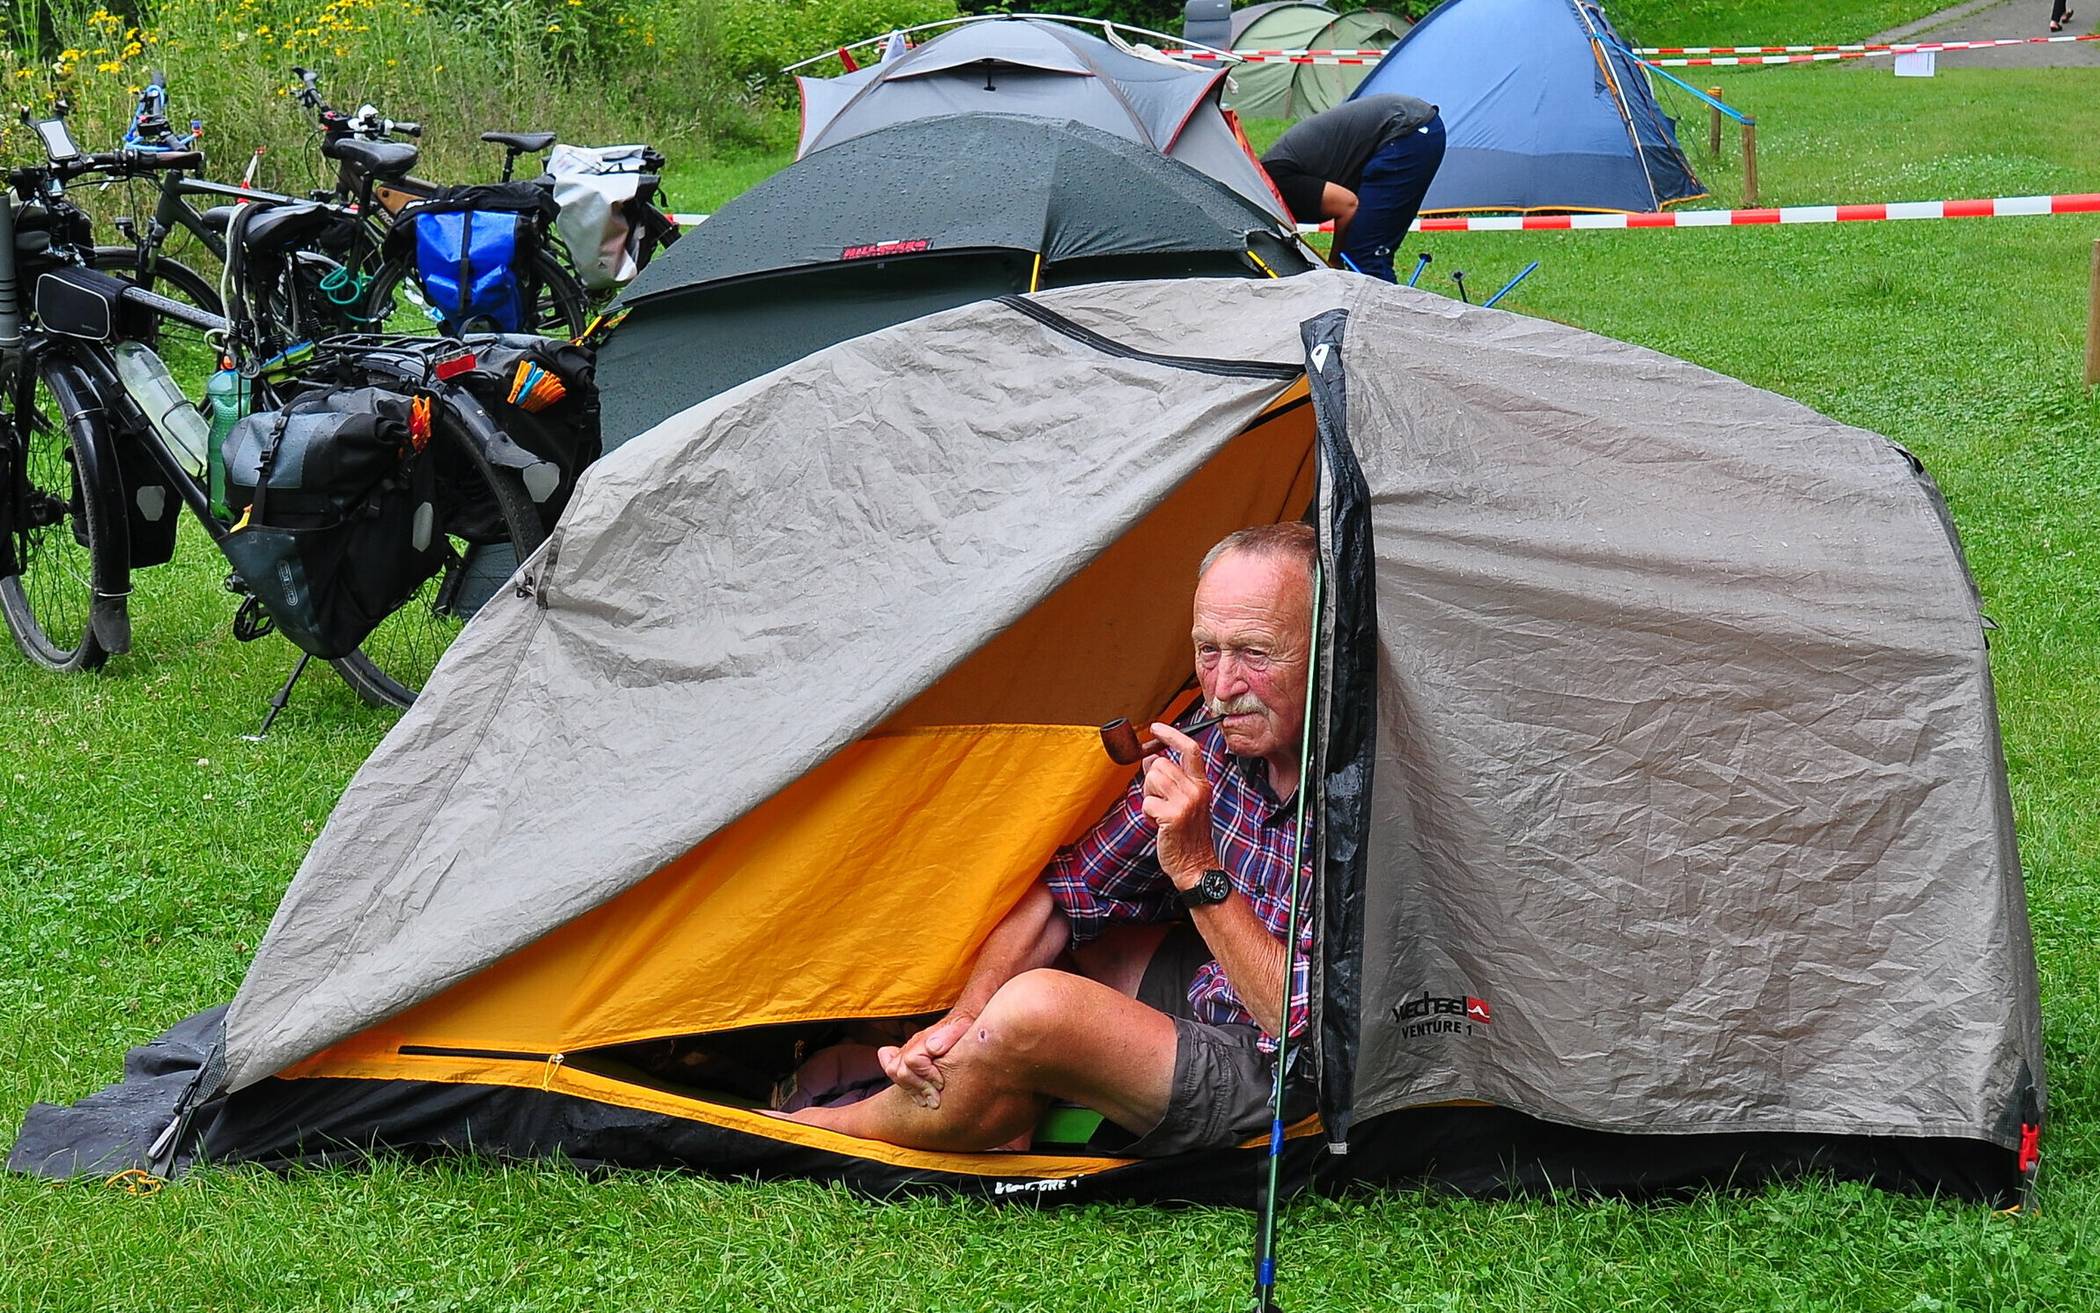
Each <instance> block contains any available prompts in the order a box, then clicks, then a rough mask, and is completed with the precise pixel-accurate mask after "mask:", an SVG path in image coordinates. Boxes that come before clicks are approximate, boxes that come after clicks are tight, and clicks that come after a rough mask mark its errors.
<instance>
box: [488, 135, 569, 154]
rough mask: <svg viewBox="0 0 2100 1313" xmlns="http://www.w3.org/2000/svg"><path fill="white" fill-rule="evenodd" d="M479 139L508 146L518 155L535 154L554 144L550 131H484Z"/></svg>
mask: <svg viewBox="0 0 2100 1313" xmlns="http://www.w3.org/2000/svg"><path fill="white" fill-rule="evenodd" d="M481 139H482V140H483V141H486V142H491V143H493V144H495V145H498V146H508V147H510V148H511V149H512V150H514V151H516V152H518V153H519V154H520V155H537V154H539V153H540V152H541V151H543V150H545V149H547V148H548V147H549V146H552V145H553V144H554V134H553V133H551V132H484V133H482V134H481Z"/></svg>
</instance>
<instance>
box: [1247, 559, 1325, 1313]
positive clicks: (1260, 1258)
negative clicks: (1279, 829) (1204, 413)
mask: <svg viewBox="0 0 2100 1313" xmlns="http://www.w3.org/2000/svg"><path fill="white" fill-rule="evenodd" d="M1325 582H1326V580H1325V576H1324V575H1323V574H1322V573H1321V570H1320V563H1319V561H1318V559H1317V558H1315V559H1314V561H1313V578H1312V584H1313V586H1312V631H1311V640H1312V641H1311V642H1310V644H1309V645H1308V648H1307V650H1308V653H1309V657H1308V659H1307V661H1306V663H1305V725H1304V728H1303V730H1302V731H1301V735H1302V737H1301V739H1300V741H1299V745H1298V794H1297V799H1296V801H1297V804H1298V816H1297V823H1296V826H1295V828H1294V829H1293V830H1292V832H1291V892H1290V898H1289V899H1288V900H1287V906H1288V909H1289V910H1288V911H1287V912H1286V913H1285V915H1284V927H1285V934H1284V941H1283V1026H1282V1029H1281V1030H1279V1031H1278V1032H1277V1035H1276V1084H1275V1087H1274V1089H1273V1090H1272V1092H1271V1093H1270V1096H1269V1160H1268V1178H1267V1180H1266V1182H1265V1183H1264V1185H1263V1187H1262V1196H1261V1219H1260V1222H1259V1224H1258V1226H1257V1227H1256V1230H1255V1233H1254V1313H1282V1310H1281V1306H1279V1305H1278V1304H1277V1303H1276V1202H1277V1200H1276V1195H1277V1191H1278V1189H1279V1188H1280V1178H1281V1175H1282V1167H1283V1091H1284V1082H1285V1078H1286V1077H1287V1076H1288V1075H1289V1074H1290V1060H1291V995H1292V993H1293V992H1294V991H1293V986H1295V985H1296V984H1297V980H1298V890H1299V888H1300V886H1301V885H1302V884H1303V883H1304V879H1303V876H1304V867H1305V790H1306V786H1307V784H1308V783H1309V782H1310V780H1311V778H1312V759H1313V691H1314V690H1315V689H1316V688H1318V687H1319V682H1320V604H1321V593H1322V585H1323V584H1324V583H1325Z"/></svg>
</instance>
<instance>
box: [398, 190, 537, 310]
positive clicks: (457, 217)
mask: <svg viewBox="0 0 2100 1313" xmlns="http://www.w3.org/2000/svg"><path fill="white" fill-rule="evenodd" d="M524 218H525V216H523V215H521V214H505V213H503V212H502V211H500V210H459V211H455V212H454V213H451V214H423V215H418V216H416V277H417V281H419V282H421V283H422V284H423V295H424V296H425V297H427V298H428V299H429V301H430V304H431V306H432V308H433V309H435V310H436V311H437V312H438V313H439V314H441V315H443V316H444V321H443V323H444V327H445V329H446V331H447V332H452V333H462V332H466V331H467V330H469V329H474V330H477V331H484V330H493V331H495V332H499V333H516V332H519V331H521V330H522V329H523V328H524V327H525V288H524V286H523V285H522V280H520V278H519V277H518V267H517V255H518V229H519V228H521V227H523V226H524Z"/></svg>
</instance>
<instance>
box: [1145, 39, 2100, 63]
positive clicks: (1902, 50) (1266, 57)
mask: <svg viewBox="0 0 2100 1313" xmlns="http://www.w3.org/2000/svg"><path fill="white" fill-rule="evenodd" d="M2065 41H2100V32H2087V33H2083V34H2080V35H2076V36H2013V37H1995V38H1990V39H1984V40H1976V41H1911V42H1886V43H1876V42H1865V41H1862V42H1858V43H1856V44H1852V45H1830V46H1636V47H1634V48H1633V53H1634V54H1636V55H1639V56H1641V62H1642V63H1644V64H1647V65H1650V66H1651V67H1654V68H1725V67H1730V66H1734V65H1748V64H1814V63H1824V62H1827V61H1831V60H1840V59H1874V58H1878V57H1880V56H1885V55H1913V54H1937V53H1940V52H1942V51H1950V50H1995V49H1998V48H1999V47H2002V46H2038V45H2054V44H2057V43H2059V42H2065ZM1160 53H1161V54H1164V55H1167V56H1170V57H1172V58H1174V59H1188V60H1195V61H1199V62H1200V61H1208V62H1210V63H1224V62H1228V61H1230V60H1233V59H1237V61H1238V62H1240V63H1245V64H1329V65H1335V64H1375V63H1377V62H1378V61H1379V60H1381V59H1383V58H1385V53H1386V52H1385V51H1383V50H1235V51H1233V52H1232V54H1231V55H1225V54H1221V53H1220V52H1218V51H1215V50H1164V51H1161V52H1160ZM1659 55H1666V56H1671V58H1666V59H1662V58H1655V56H1659ZM1683 56H1698V57H1697V58H1684V57H1683Z"/></svg>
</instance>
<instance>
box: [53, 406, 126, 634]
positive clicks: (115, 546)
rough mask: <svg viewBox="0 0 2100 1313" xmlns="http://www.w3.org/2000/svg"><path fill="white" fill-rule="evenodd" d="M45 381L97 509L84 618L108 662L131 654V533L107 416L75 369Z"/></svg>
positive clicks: (85, 488)
mask: <svg viewBox="0 0 2100 1313" xmlns="http://www.w3.org/2000/svg"><path fill="white" fill-rule="evenodd" d="M45 381H46V382H47V383H48V384H49V385H50V388H51V399H52V400H53V401H55V402H57V403H58V407H59V410H60V411H61V412H62V413H63V414H64V415H65V417H66V428H67V430H68V431H69V433H70V434H71V436H72V437H73V458H74V462H75V470H76V471H77V474H78V477H79V479H80V489H81V495H82V496H83V497H90V498H94V499H95V500H96V501H97V502H98V503H99V504H100V505H101V506H102V508H103V510H104V512H105V514H104V515H103V517H102V518H103V521H104V523H103V525H102V529H103V533H102V537H101V540H100V542H101V546H102V550H101V551H100V552H98V553H97V554H96V559H95V561H94V562H93V569H94V585H95V601H94V606H93V608H92V610H91V611H90V613H89V623H91V624H92V625H93V626H94V630H95V640H96V641H97V642H99V643H100V644H101V645H102V649H103V650H104V651H105V652H108V653H109V654H110V655H112V656H116V655H119V654H121V653H124V652H128V651H130V650H131V607H130V598H131V530H130V518H131V517H130V516H129V514H127V508H126V506H125V503H124V480H123V475H122V467H121V466H120V465H119V464H118V460H117V438H116V434H115V433H114V432H113V431H112V427H111V425H110V421H109V412H108V411H107V410H106V409H104V408H103V406H102V402H101V398H100V397H98V396H97V395H96V394H95V391H94V388H93V386H92V385H91V384H90V383H89V381H88V379H87V377H86V376H85V375H84V374H82V373H81V372H80V371H79V370H78V369H77V368H69V367H61V368H57V369H53V370H51V371H50V373H49V374H48V375H47V376H46V379H45Z"/></svg>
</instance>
